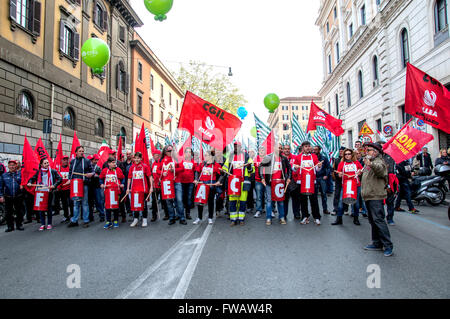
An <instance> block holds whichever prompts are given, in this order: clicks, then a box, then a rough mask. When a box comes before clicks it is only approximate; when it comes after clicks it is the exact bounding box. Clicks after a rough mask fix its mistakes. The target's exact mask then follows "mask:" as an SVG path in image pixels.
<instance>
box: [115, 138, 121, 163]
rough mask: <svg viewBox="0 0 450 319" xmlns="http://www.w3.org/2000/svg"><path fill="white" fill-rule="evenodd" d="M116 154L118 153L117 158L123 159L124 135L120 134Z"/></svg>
mask: <svg viewBox="0 0 450 319" xmlns="http://www.w3.org/2000/svg"><path fill="white" fill-rule="evenodd" d="M116 154H117V157H116V159H117V160H118V161H121V160H122V136H119V145H118V146H117V152H116Z"/></svg>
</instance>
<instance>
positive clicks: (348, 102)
mask: <svg viewBox="0 0 450 319" xmlns="http://www.w3.org/2000/svg"><path fill="white" fill-rule="evenodd" d="M351 105H352V97H351V91H350V82H347V107H350V106H351Z"/></svg>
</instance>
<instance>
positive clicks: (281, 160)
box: [258, 145, 292, 225]
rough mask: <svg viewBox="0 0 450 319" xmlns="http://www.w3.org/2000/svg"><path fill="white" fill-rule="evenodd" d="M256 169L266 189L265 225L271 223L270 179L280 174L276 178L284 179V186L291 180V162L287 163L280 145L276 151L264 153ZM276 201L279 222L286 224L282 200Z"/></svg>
mask: <svg viewBox="0 0 450 319" xmlns="http://www.w3.org/2000/svg"><path fill="white" fill-rule="evenodd" d="M280 164H281V167H280ZM258 169H259V172H258V173H259V176H261V182H262V184H263V185H264V187H265V189H266V193H265V198H266V225H270V224H271V223H272V180H273V179H275V178H276V175H280V176H278V177H279V178H278V179H284V181H285V182H286V184H285V186H284V188H285V187H286V185H288V184H289V183H290V182H291V178H292V170H291V164H290V163H289V160H288V159H287V158H286V157H285V156H283V150H282V148H281V145H280V147H279V149H278V151H275V152H273V153H272V154H270V155H266V156H265V157H264V158H263V160H262V161H261V165H260V166H259V168H258ZM280 170H281V173H280ZM274 176H275V177H274ZM276 203H277V205H278V214H279V218H280V223H281V224H283V225H284V224H286V218H285V216H284V212H285V209H284V201H277V202H276Z"/></svg>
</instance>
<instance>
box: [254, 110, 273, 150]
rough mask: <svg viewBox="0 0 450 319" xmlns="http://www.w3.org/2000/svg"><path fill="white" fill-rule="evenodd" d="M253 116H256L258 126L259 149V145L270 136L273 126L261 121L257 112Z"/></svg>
mask: <svg viewBox="0 0 450 319" xmlns="http://www.w3.org/2000/svg"><path fill="white" fill-rule="evenodd" d="M253 116H254V117H255V126H256V146H257V147H258V149H259V146H260V145H261V144H262V143H263V142H264V141H265V140H266V138H267V136H269V134H270V131H271V128H270V127H268V126H267V125H266V123H264V122H263V121H261V120H260V119H259V118H258V117H257V116H256V114H255V113H253Z"/></svg>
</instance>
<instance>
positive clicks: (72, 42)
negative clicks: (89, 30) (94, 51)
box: [59, 20, 80, 61]
mask: <svg viewBox="0 0 450 319" xmlns="http://www.w3.org/2000/svg"><path fill="white" fill-rule="evenodd" d="M59 51H60V54H61V56H60V58H62V57H63V56H65V57H68V58H70V59H73V60H75V61H78V59H79V55H80V34H79V33H77V32H76V29H75V28H74V27H73V26H72V25H70V24H69V23H68V21H67V20H61V21H60V22H59Z"/></svg>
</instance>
